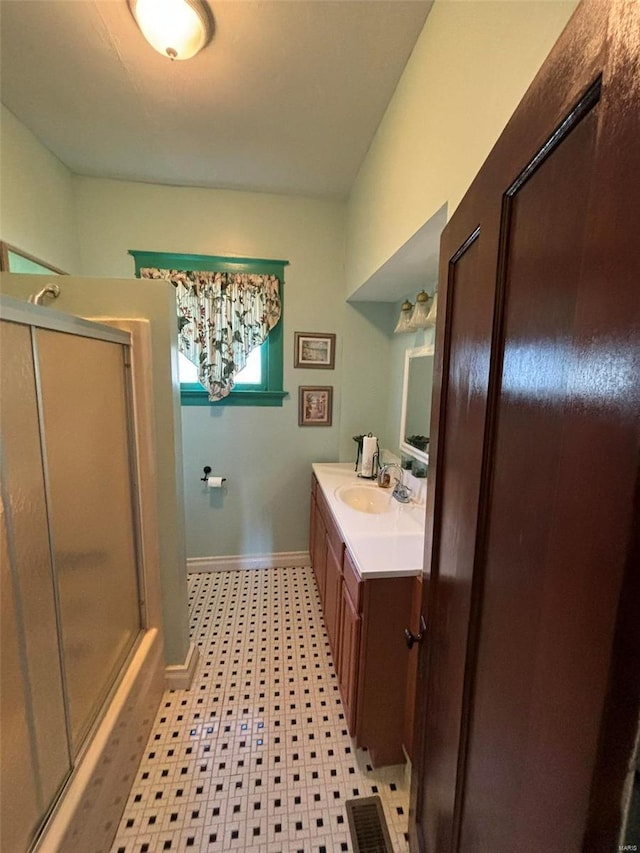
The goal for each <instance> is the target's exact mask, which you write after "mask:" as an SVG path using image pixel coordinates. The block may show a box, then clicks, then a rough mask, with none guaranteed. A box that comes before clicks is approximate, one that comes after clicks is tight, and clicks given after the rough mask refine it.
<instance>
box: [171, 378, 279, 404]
mask: <svg viewBox="0 0 640 853" xmlns="http://www.w3.org/2000/svg"><path fill="white" fill-rule="evenodd" d="M288 396H289V392H288V391H238V390H236V389H235V388H234V389H233V391H232V392H231V393H230V394H229V395H228V396H227V397H224V398H223V399H222V400H216V401H215V402H213V403H212V402H211V401H210V400H209V397H208V395H207V392H206V391H205V390H204V388H203V387H202V386H201V385H199V384H197V383H194V384H189V385H181V386H180V403H181V405H183V406H280V407H281V406H282V401H283V399H284V398H285V397H288Z"/></svg>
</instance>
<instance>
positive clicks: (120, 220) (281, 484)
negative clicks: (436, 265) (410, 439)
mask: <svg viewBox="0 0 640 853" xmlns="http://www.w3.org/2000/svg"><path fill="white" fill-rule="evenodd" d="M75 187H76V197H77V205H78V214H79V218H78V221H79V242H80V252H81V267H82V270H83V272H84V273H86V274H90V275H101V276H102V275H104V276H116V275H120V276H122V275H133V270H134V265H133V259H132V258H131V257H130V256H129V255H128V254H127V251H128V250H129V249H148V250H156V251H168V252H189V253H198V254H214V255H230V256H240V257H258V258H278V259H284V260H288V261H290V266H288V267H287V268H286V270H285V279H286V282H285V307H284V321H283V322H284V385H285V389H286V390H287V391H288V392H289V397H288V398H287V399H286V400H285V401H284V404H283V407H282V408H248V407H247V408H245V407H242V408H236V407H221V406H218V407H215V406H214V407H209V406H205V407H185V408H184V409H183V410H182V428H183V454H182V456H183V463H184V481H185V507H186V518H187V552H188V555H189V556H191V557H208V556H221V555H236V554H263V553H272V552H282V551H299V550H304V549H305V548H306V546H307V538H308V507H309V485H310V472H311V463H312V462H314V461H335V460H336V459H338V458H340V456H341V454H342V455H343V458H344V459H351V458H352V456H353V450H354V449H355V445H354V444H353V441H352V440H351V435H353V431H356V432H357V431H359V432H362V431H364V430H365V429H366V430H376V429H378V428H379V426H380V428H382V427H383V424H384V422H385V420H386V399H387V390H388V389H387V386H386V374H385V371H386V364H387V361H386V358H385V347H386V346H387V345H388V339H387V337H385V333H384V331H383V329H381V325H382V327H384V323H385V320H384V318H385V316H386V315H385V311H386V309H385V308H384V307H383V308H381V307H380V306H374V307H373V308H372V310H371V311H365V312H361V311H359V310H357V309H354V308H353V307H351V306H348V305H347V304H346V303H345V300H344V289H345V284H344V218H345V205H344V204H343V203H340V202H335V201H323V200H316V199H305V198H299V197H292V196H277V195H269V194H264V193H243V192H234V191H227V190H211V189H196V188H185V187H162V186H155V185H147V184H136V183H129V182H120V181H108V180H96V179H90V178H76V179H75ZM294 331H307V332H308V331H320V332H335V333H336V334H337V349H336V356H337V357H336V368H335V370H333V371H327V370H309V369H306V370H303V369H294V368H293V333H294ZM361 365H368V366H369V370H368V371H367V374H366V375H363V373H362V372H361V370H360V367H361ZM381 376H382V377H385V378H383V380H382V381H381V380H380V377H381ZM300 385H332V386H333V387H334V410H333V425H332V426H331V427H329V428H326V427H299V426H298V399H297V398H298V393H297V392H298V386H300ZM168 464H170V460H168ZM205 465H211V466H212V468H213V469H214V472H216V473H220V474H223V475H224V476H226V477H227V486H226V489H225V492H224V493H222V492H216V493H214V492H207V491H206V490H205V489H203V486H202V483H201V482H200V477H201V476H202V469H203V467H204V466H205Z"/></svg>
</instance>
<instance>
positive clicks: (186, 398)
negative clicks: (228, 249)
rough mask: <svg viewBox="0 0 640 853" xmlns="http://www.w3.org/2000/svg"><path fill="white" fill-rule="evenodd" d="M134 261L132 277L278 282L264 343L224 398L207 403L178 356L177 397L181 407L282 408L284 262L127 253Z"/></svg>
mask: <svg viewBox="0 0 640 853" xmlns="http://www.w3.org/2000/svg"><path fill="white" fill-rule="evenodd" d="M129 254H130V255H132V256H133V258H134V260H135V269H136V276H138V277H141V270H144V269H148V268H151V269H161V270H171V271H172V272H173V271H174V270H175V271H176V272H184V271H201V272H220V273H225V272H226V273H232V272H235V273H243V274H248V275H271V276H276V277H277V278H278V279H279V281H280V303H281V314H280V320H279V322H278V323H277V324H276V325H275V326H274V327H273V328H272V329H271V331H270V332H269V335H268V337H267V339H266V340H265V342H264V343H263V344H262V345H261V346H259V347H257V348H255V349H254V350H252V351H251V352H250V353H249V357H248V361H247V364H246V365H245V367H244V369H243V370H241V371H240V373H238V374H237V375H236V378H235V385H234V388H233V390H232V391H231V393H230V394H228V396H226V397H224V398H223V399H221V400H216V401H213V402H212V401H210V400H209V396H208V394H207V392H206V390H205V389H204V388H203V387H202V385H200V383H199V382H198V379H197V372H196V368H195V367H194V366H193V365H192V363H191V362H190V361H189V360H188V359H187V358H185V357H184V356H180V367H179V370H180V397H181V402H182V405H183V406H282V400H283V398H284V397H285V396H286V395H287V392H286V391H284V390H283V388H282V361H283V358H282V342H283V335H282V324H283V314H284V268H285V266H287V264H288V263H289V262H288V261H276V260H259V259H253V258H225V257H218V256H213V255H178V254H173V253H167V252H143V251H136V250H130V251H129Z"/></svg>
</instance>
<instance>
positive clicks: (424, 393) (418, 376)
mask: <svg viewBox="0 0 640 853" xmlns="http://www.w3.org/2000/svg"><path fill="white" fill-rule="evenodd" d="M433 355H434V350H433V346H426V347H419V348H417V349H409V350H407V352H406V354H405V359H404V383H403V389H402V414H401V416H400V450H401V451H402V452H403V453H406V454H408V455H409V456H413V457H414V458H415V459H421V460H422V461H423V462H428V460H429V450H428V444H427V443H426V442H425V441H424V439H426V438H428V437H429V424H430V421H431V389H432V386H433V360H434V359H433ZM421 439H422V440H421Z"/></svg>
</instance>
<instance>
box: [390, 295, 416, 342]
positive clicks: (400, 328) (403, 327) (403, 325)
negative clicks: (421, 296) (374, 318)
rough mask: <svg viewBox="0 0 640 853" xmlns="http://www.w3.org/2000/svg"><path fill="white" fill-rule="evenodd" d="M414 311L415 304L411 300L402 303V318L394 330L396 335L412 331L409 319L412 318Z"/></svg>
mask: <svg viewBox="0 0 640 853" xmlns="http://www.w3.org/2000/svg"><path fill="white" fill-rule="evenodd" d="M412 311H413V305H412V304H411V302H409V300H407V301H406V302H403V303H402V308H401V310H400V319H399V320H398V325H397V326H396V327H395V329H394V330H393V331H394V333H395V334H396V335H401V334H402V333H403V332H412V331H413V329H412V328H411V326H410V324H409V321H410V320H411V312H412Z"/></svg>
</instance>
